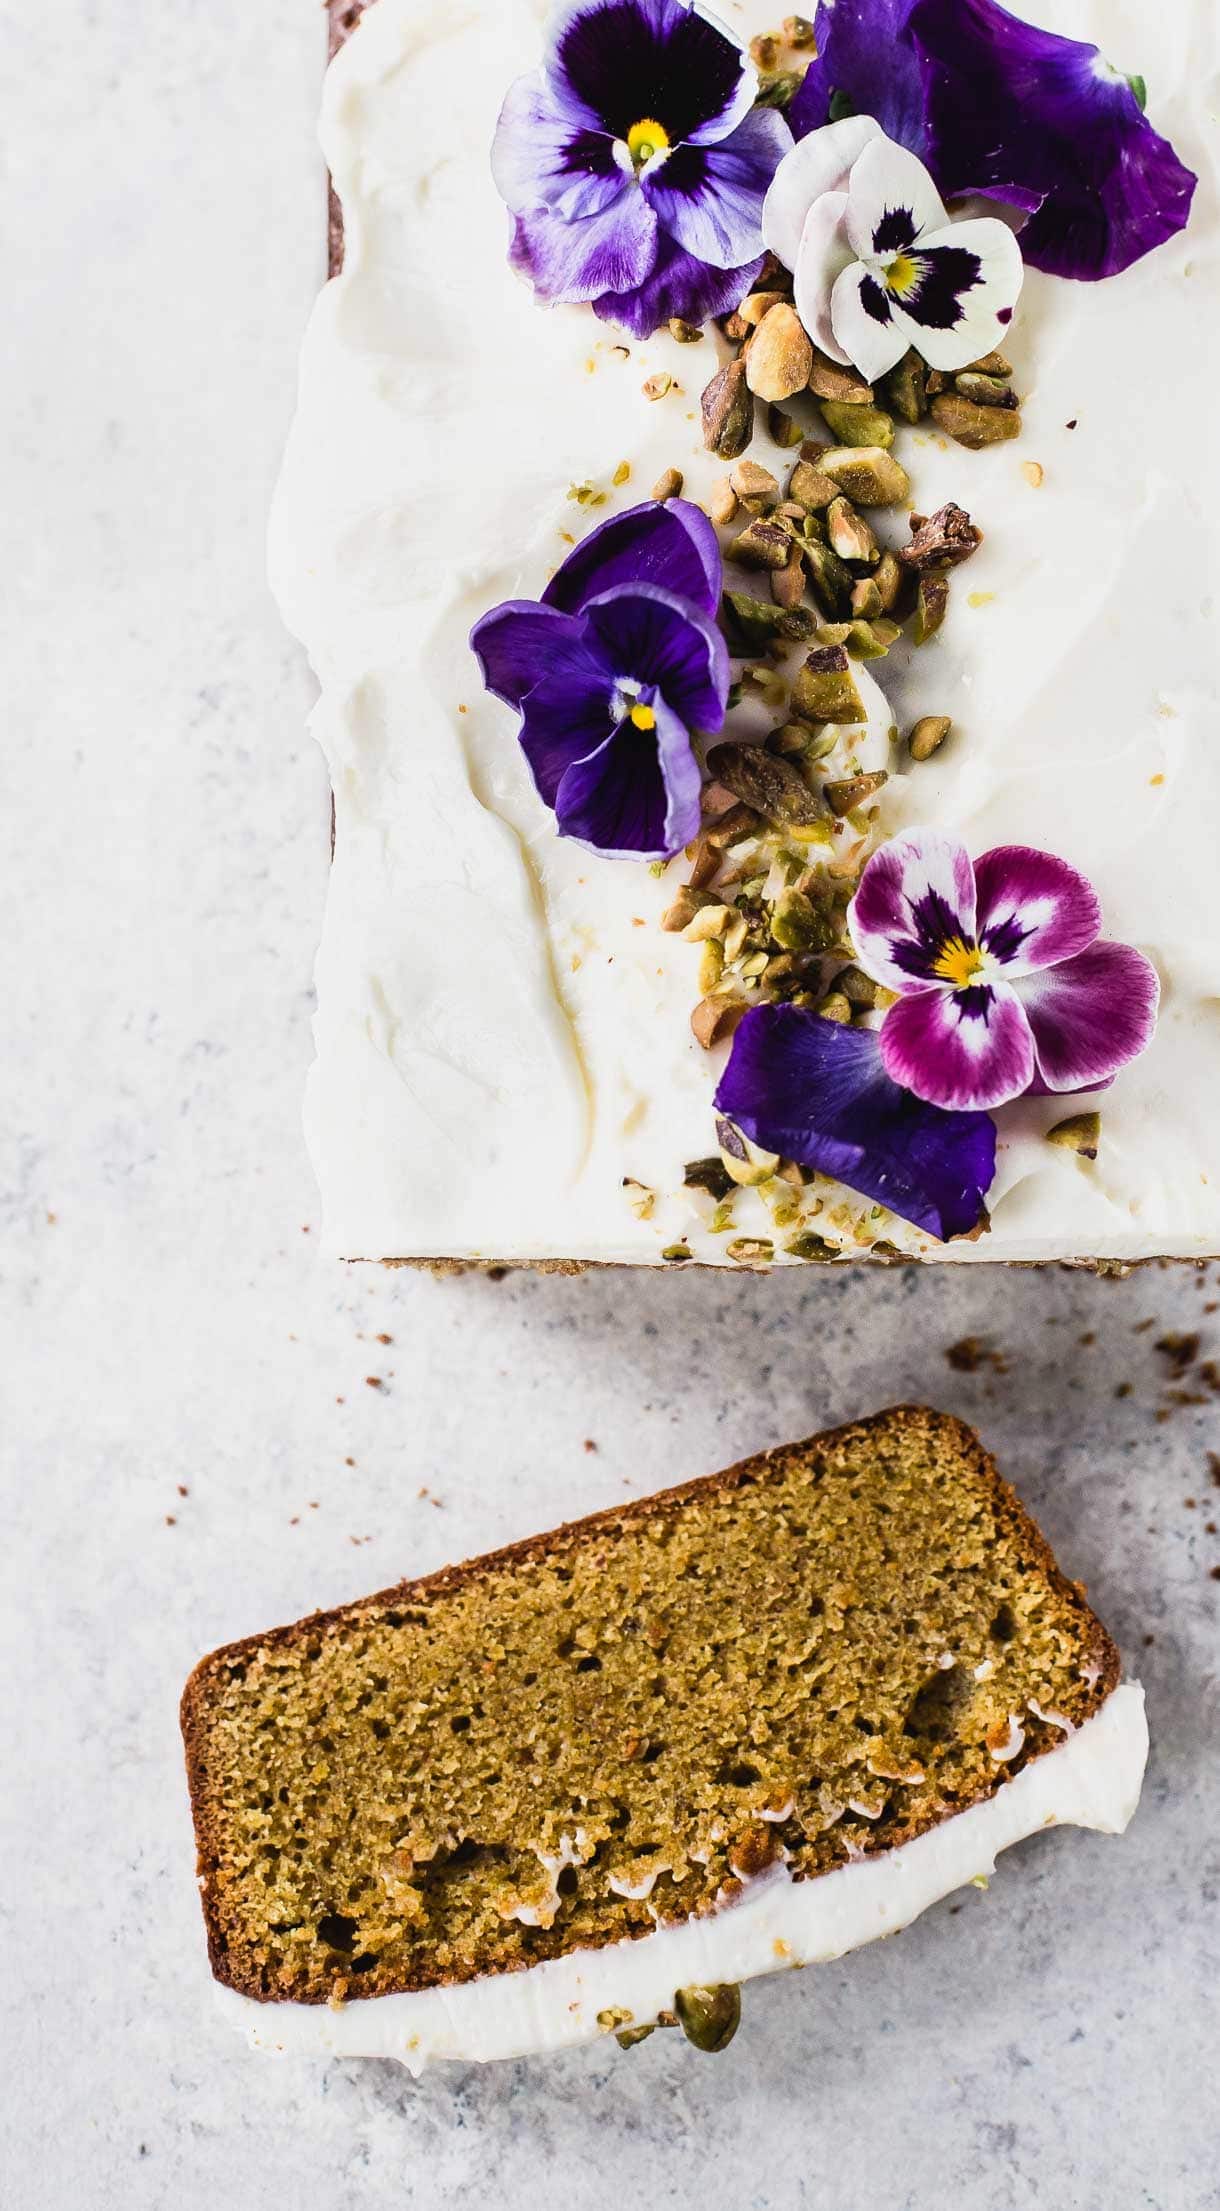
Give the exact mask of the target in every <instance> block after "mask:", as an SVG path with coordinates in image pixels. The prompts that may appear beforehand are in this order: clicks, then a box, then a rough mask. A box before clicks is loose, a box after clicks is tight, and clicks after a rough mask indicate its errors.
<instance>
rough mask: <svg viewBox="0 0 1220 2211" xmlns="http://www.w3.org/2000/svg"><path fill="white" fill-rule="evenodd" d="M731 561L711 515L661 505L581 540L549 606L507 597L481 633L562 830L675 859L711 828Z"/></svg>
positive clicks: (475, 643) (673, 503)
mask: <svg viewBox="0 0 1220 2211" xmlns="http://www.w3.org/2000/svg"><path fill="white" fill-rule="evenodd" d="M720 592H721V559H720V547H719V544H718V542H717V538H716V533H715V531H714V529H713V528H712V525H711V523H710V522H709V521H708V519H707V516H706V515H705V514H704V513H702V511H701V510H700V509H699V508H698V507H695V506H691V505H690V503H689V502H688V501H687V500H684V499H670V500H667V501H666V502H665V504H664V505H660V504H658V503H657V502H655V501H653V500H651V499H650V500H649V501H648V502H647V504H646V505H645V506H642V507H632V508H630V509H629V510H628V512H627V513H626V514H620V515H615V516H614V518H613V519H612V520H611V521H609V522H603V523H602V524H601V526H600V528H598V529H596V530H592V531H591V532H590V534H589V536H588V537H586V538H584V539H582V541H581V543H580V544H579V545H578V546H577V547H576V548H575V550H574V552H572V553H570V554H569V555H568V558H567V560H566V561H565V562H564V564H563V566H562V568H560V569H559V571H558V573H557V574H556V575H554V576H553V577H552V578H551V581H550V583H549V584H548V585H547V587H546V590H545V591H544V592H543V594H542V598H541V600H536V599H509V600H506V601H505V602H504V604H503V605H502V606H498V607H493V609H492V611H491V613H490V614H485V615H484V616H483V618H482V620H481V621H480V622H476V624H475V626H474V628H473V630H472V631H471V633H470V643H471V647H472V650H473V651H474V653H475V655H476V657H477V659H478V662H479V665H480V667H481V669H482V671H483V680H484V682H485V683H486V685H487V688H488V690H489V691H492V692H494V694H495V696H496V697H497V698H499V699H504V700H505V701H506V703H507V704H508V705H509V706H512V707H515V708H516V709H517V711H518V713H519V714H520V715H521V732H520V736H521V746H522V750H523V751H524V753H525V756H526V759H527V760H528V761H529V764H530V770H531V773H532V775H533V778H534V783H535V786H536V788H537V790H538V793H539V795H540V797H542V798H543V799H544V800H545V801H546V804H547V805H548V806H550V807H553V808H554V811H555V816H556V819H557V821H558V824H559V831H560V835H561V836H564V837H574V838H576V839H577V840H578V842H579V843H581V844H586V845H589V846H591V847H592V849H593V850H594V851H595V852H603V853H607V854H609V855H611V856H612V857H616V858H629V859H668V858H669V857H671V856H672V854H673V853H675V852H679V851H680V850H681V848H682V846H683V845H686V844H689V843H690V842H691V840H692V838H694V837H695V836H696V835H697V834H698V831H699V826H700V807H699V794H700V790H701V788H702V782H703V777H702V772H701V770H700V767H699V763H698V760H697V759H696V757H695V753H694V749H693V747H692V744H691V731H692V730H696V729H697V730H706V731H712V730H717V729H719V728H720V727H721V726H722V724H723V722H724V711H725V702H726V700H727V697H728V690H729V659H728V652H727V649H726V647H725V642H724V638H723V637H722V635H721V633H720V630H719V628H718V627H717V623H716V610H717V608H718V606H719V603H720Z"/></svg>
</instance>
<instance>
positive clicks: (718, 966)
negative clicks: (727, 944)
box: [697, 937, 724, 998]
mask: <svg viewBox="0 0 1220 2211" xmlns="http://www.w3.org/2000/svg"><path fill="white" fill-rule="evenodd" d="M723 974H724V946H723V945H722V944H719V943H717V941H716V939H715V937H709V938H708V939H707V941H706V943H705V944H704V947H703V950H702V952H701V953H700V955H699V972H698V978H697V980H698V984H699V991H700V994H701V996H703V997H704V998H710V997H711V994H712V992H713V991H714V990H716V989H717V988H718V987H719V984H720V978H721V976H722V975H723Z"/></svg>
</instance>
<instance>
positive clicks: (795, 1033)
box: [716, 1005, 996, 1243]
mask: <svg viewBox="0 0 1220 2211" xmlns="http://www.w3.org/2000/svg"><path fill="white" fill-rule="evenodd" d="M716 1110H717V1112H719V1113H722V1114H725V1115H727V1117H728V1118H729V1120H731V1121H733V1122H734V1123H735V1124H736V1126H737V1127H738V1128H739V1129H740V1130H741V1131H742V1133H743V1134H744V1135H745V1136H748V1137H749V1139H750V1141H751V1143H754V1144H759V1145H761V1146H762V1147H763V1149H764V1150H766V1151H770V1152H778V1153H779V1155H780V1157H781V1158H782V1159H792V1160H796V1161H797V1162H798V1163H799V1164H800V1165H801V1166H804V1167H813V1168H815V1169H816V1170H817V1171H818V1173H820V1174H824V1175H831V1176H833V1177H834V1178H835V1180H836V1181H838V1182H842V1183H844V1184H845V1185H846V1186H847V1188H848V1189H849V1190H856V1191H858V1192H859V1193H860V1195H861V1196H862V1197H867V1198H872V1199H873V1200H874V1201H875V1202H876V1203H877V1204H878V1205H884V1206H886V1207H888V1209H889V1211H890V1212H891V1213H896V1214H897V1215H898V1216H899V1218H900V1219H902V1220H904V1221H911V1222H913V1224H914V1225H915V1227H916V1228H921V1229H923V1230H924V1231H925V1232H926V1234H928V1235H929V1236H935V1237H936V1238H938V1239H939V1241H941V1242H942V1243H943V1242H947V1241H948V1239H949V1238H950V1237H952V1236H968V1235H970V1233H971V1232H972V1231H973V1230H974V1229H976V1228H977V1227H978V1225H979V1222H980V1220H981V1219H982V1217H983V1209H984V1204H985V1201H986V1197H987V1192H988V1190H989V1189H990V1188H991V1184H992V1182H993V1180H994V1178H995V1160H996V1129H995V1122H994V1121H993V1120H992V1119H991V1116H990V1115H989V1114H987V1113H977V1112H976V1113H958V1112H944V1111H942V1110H941V1108H939V1107H938V1106H933V1105H927V1104H925V1103H924V1102H923V1101H922V1100H921V1099H919V1098H917V1097H915V1096H913V1095H912V1093H911V1091H909V1090H905V1089H903V1088H902V1086H901V1085H900V1084H898V1083H896V1082H894V1081H893V1079H892V1078H891V1076H889V1075H888V1074H887V1073H886V1071H885V1067H884V1065H883V1064H882V1058H881V1046H880V1041H879V1039H878V1038H877V1037H876V1036H875V1035H874V1034H873V1032H872V1031H871V1030H869V1029H864V1028H848V1027H845V1026H843V1025H841V1024H840V1023H839V1022H837V1021H826V1020H823V1018H822V1016H821V1015H820V1014H817V1013H814V1012H812V1011H811V1010H809V1009H808V1008H806V1007H803V1006H782V1005H781V1006H756V1007H754V1008H752V1009H751V1011H750V1012H749V1013H748V1014H747V1015H746V1017H745V1019H744V1020H743V1021H742V1022H741V1023H740V1025H739V1027H738V1029H737V1031H736V1034H735V1036H734V1038H733V1049H732V1053H731V1055H730V1058H729V1063H728V1066H727V1067H726V1068H725V1071H724V1074H723V1075H722V1077H721V1080H720V1087H719V1089H718V1090H717V1092H716Z"/></svg>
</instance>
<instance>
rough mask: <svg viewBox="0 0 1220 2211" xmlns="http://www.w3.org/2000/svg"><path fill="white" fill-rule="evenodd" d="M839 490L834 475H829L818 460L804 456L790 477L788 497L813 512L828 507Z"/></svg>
mask: <svg viewBox="0 0 1220 2211" xmlns="http://www.w3.org/2000/svg"><path fill="white" fill-rule="evenodd" d="M828 450H829V449H828ZM837 490H838V486H837V484H836V483H835V481H834V479H833V477H831V476H827V475H826V473H825V471H824V470H823V469H821V468H820V467H819V466H818V464H817V462H816V461H811V460H806V459H804V458H802V459H801V460H799V461H798V462H797V464H796V467H795V468H794V469H793V471H792V474H791V476H790V477H789V478H788V492H787V496H788V498H789V499H795V500H796V501H797V503H798V505H800V506H802V507H806V508H808V510H809V512H810V513H811V514H813V513H816V512H818V511H819V510H820V509H821V508H823V507H828V506H829V505H830V502H831V500H832V499H833V498H834V497H835V494H836V492H837Z"/></svg>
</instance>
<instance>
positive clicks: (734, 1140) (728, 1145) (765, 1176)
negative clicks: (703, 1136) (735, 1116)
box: [716, 1114, 779, 1190]
mask: <svg viewBox="0 0 1220 2211" xmlns="http://www.w3.org/2000/svg"><path fill="white" fill-rule="evenodd" d="M716 1141H717V1143H718V1144H719V1146H720V1157H721V1159H722V1160H723V1162H724V1166H725V1171H726V1173H727V1174H728V1175H729V1176H730V1177H731V1178H732V1180H733V1181H734V1182H737V1183H740V1184H741V1187H742V1188H743V1189H744V1190H749V1189H754V1188H757V1186H758V1184H759V1183H760V1182H769V1181H770V1179H771V1177H772V1175H773V1174H774V1173H775V1170H776V1168H777V1167H778V1166H779V1153H778V1152H768V1151H764V1150H763V1148H762V1146H761V1145H760V1144H752V1143H751V1142H750V1139H749V1137H748V1136H746V1135H744V1134H743V1132H742V1130H741V1129H739V1128H738V1126H737V1123H736V1122H735V1121H730V1120H727V1119H726V1118H725V1116H724V1114H720V1115H718V1116H717V1120H716Z"/></svg>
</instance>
